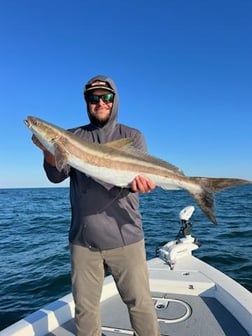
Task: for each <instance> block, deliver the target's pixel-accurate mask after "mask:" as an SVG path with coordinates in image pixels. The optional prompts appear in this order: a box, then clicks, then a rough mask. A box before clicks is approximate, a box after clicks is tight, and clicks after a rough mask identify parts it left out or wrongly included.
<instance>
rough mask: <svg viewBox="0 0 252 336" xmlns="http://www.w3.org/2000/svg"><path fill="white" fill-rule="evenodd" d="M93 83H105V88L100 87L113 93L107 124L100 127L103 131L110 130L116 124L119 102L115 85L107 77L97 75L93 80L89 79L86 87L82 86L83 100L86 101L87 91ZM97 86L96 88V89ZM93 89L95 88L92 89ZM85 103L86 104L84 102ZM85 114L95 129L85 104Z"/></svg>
mask: <svg viewBox="0 0 252 336" xmlns="http://www.w3.org/2000/svg"><path fill="white" fill-rule="evenodd" d="M94 82H105V83H106V86H101V87H102V88H104V89H106V88H107V90H108V91H109V92H113V93H114V95H115V96H114V102H113V107H112V111H111V115H110V118H109V120H108V122H107V123H106V124H105V125H104V126H103V127H102V129H103V130H105V129H111V127H114V126H115V124H116V123H117V116H118V109H119V102H118V93H117V88H116V86H115V83H114V82H113V80H112V79H111V78H109V77H107V76H103V75H97V76H95V77H93V78H91V79H90V80H89V81H88V82H87V83H86V85H85V86H84V92H83V94H84V98H85V100H86V95H87V93H88V92H89V91H91V90H92V86H91V84H92V83H94ZM97 87H98V86H96V88H97ZM94 89H95V87H94ZM86 103H87V102H86ZM87 112H88V118H89V120H90V123H91V124H92V125H93V126H94V127H97V126H96V125H95V124H94V123H93V121H92V116H91V115H90V111H89V106H88V103H87Z"/></svg>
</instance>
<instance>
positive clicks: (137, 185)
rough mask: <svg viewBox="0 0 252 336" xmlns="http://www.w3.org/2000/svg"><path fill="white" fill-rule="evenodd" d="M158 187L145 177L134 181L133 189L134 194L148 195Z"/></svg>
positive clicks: (138, 177)
mask: <svg viewBox="0 0 252 336" xmlns="http://www.w3.org/2000/svg"><path fill="white" fill-rule="evenodd" d="M155 187H156V185H155V184H154V183H153V182H152V181H151V180H149V179H147V178H146V177H144V176H137V177H136V178H134V180H133V181H132V185H131V189H132V191H134V192H140V193H147V192H150V191H151V190H153V189H155Z"/></svg>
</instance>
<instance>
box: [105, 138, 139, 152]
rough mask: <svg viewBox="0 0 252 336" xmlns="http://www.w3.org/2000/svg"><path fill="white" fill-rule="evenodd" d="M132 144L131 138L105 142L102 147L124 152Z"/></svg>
mask: <svg viewBox="0 0 252 336" xmlns="http://www.w3.org/2000/svg"><path fill="white" fill-rule="evenodd" d="M133 142H134V140H133V139H132V138H124V139H119V140H115V141H111V142H107V143H105V144H104V146H107V147H111V148H117V149H122V150H126V149H129V148H130V147H132V145H133Z"/></svg>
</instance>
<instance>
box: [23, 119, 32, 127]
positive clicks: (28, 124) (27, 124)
mask: <svg viewBox="0 0 252 336" xmlns="http://www.w3.org/2000/svg"><path fill="white" fill-rule="evenodd" d="M24 123H25V125H26V126H27V127H29V128H30V127H31V124H30V122H29V120H28V119H25V120H24Z"/></svg>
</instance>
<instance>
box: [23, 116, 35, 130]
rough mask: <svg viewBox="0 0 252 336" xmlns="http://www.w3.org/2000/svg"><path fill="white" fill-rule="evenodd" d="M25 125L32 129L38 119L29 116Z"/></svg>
mask: <svg viewBox="0 0 252 336" xmlns="http://www.w3.org/2000/svg"><path fill="white" fill-rule="evenodd" d="M24 123H25V125H26V126H27V127H29V128H31V127H32V125H36V118H34V117H32V116H28V117H27V118H26V119H25V120H24Z"/></svg>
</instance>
